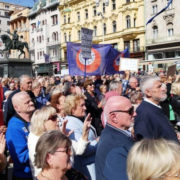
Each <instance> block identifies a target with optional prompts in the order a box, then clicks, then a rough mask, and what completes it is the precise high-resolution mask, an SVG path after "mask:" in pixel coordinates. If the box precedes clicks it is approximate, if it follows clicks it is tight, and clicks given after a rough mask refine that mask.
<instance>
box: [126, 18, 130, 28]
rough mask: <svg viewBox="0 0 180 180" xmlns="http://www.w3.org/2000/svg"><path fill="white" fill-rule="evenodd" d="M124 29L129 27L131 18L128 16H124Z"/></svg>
mask: <svg viewBox="0 0 180 180" xmlns="http://www.w3.org/2000/svg"><path fill="white" fill-rule="evenodd" d="M126 27H127V28H130V27H131V17H130V16H129V15H128V16H126Z"/></svg>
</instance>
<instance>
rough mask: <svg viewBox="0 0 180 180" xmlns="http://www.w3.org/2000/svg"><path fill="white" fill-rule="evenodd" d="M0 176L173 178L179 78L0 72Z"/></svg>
mask: <svg viewBox="0 0 180 180" xmlns="http://www.w3.org/2000/svg"><path fill="white" fill-rule="evenodd" d="M0 103H1V108H0V179H2V180H5V179H8V178H10V176H9V174H8V173H9V171H8V168H7V167H8V166H9V164H10V163H13V175H12V178H13V180H118V179H120V180H128V179H129V180H154V179H157V180H176V179H180V156H179V153H180V144H179V143H180V133H179V131H180V76H179V75H178V74H177V75H174V76H173V77H171V76H169V77H167V76H166V74H165V73H162V72H161V73H159V74H156V75H144V74H143V75H142V74H132V73H130V72H129V71H125V72H124V73H122V74H115V75H103V76H89V77H86V78H84V77H81V76H75V77H71V76H70V75H65V76H64V77H62V78H60V77H48V76H45V77H42V76H37V77H30V76H28V75H22V76H21V77H19V78H0Z"/></svg>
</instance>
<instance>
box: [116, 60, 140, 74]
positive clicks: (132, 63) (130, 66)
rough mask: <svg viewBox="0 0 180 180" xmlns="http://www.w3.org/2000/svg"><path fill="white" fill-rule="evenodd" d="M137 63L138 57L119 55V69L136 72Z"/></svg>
mask: <svg viewBox="0 0 180 180" xmlns="http://www.w3.org/2000/svg"><path fill="white" fill-rule="evenodd" d="M138 63H139V59H133V58H122V57H121V59H120V64H119V70H120V71H126V70H130V71H134V72H138Z"/></svg>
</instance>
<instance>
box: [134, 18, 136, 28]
mask: <svg viewBox="0 0 180 180" xmlns="http://www.w3.org/2000/svg"><path fill="white" fill-rule="evenodd" d="M134 27H136V18H134Z"/></svg>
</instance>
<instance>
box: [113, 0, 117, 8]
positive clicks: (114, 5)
mask: <svg viewBox="0 0 180 180" xmlns="http://www.w3.org/2000/svg"><path fill="white" fill-rule="evenodd" d="M115 9H116V0H112V10H115Z"/></svg>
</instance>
